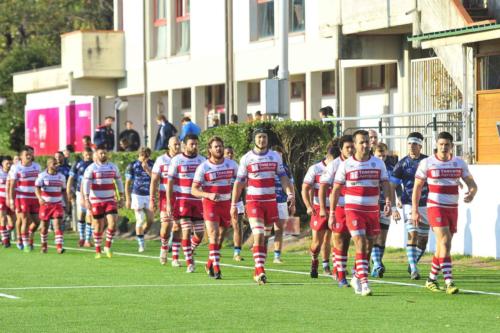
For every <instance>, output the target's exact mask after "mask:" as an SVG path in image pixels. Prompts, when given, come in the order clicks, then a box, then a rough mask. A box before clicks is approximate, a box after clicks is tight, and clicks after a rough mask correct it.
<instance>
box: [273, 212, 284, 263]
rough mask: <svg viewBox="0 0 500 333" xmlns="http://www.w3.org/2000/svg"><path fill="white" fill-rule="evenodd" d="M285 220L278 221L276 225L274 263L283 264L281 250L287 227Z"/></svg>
mask: <svg viewBox="0 0 500 333" xmlns="http://www.w3.org/2000/svg"><path fill="white" fill-rule="evenodd" d="M285 221H286V220H285V219H278V221H276V223H274V259H273V263H275V264H282V263H283V261H282V260H281V249H282V248H283V226H284V225H285Z"/></svg>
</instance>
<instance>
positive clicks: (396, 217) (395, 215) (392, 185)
mask: <svg viewBox="0 0 500 333" xmlns="http://www.w3.org/2000/svg"><path fill="white" fill-rule="evenodd" d="M389 186H390V188H391V194H392V195H393V198H394V193H395V192H396V188H398V187H399V188H401V185H399V184H397V183H394V182H393V178H392V177H391V181H390V183H389ZM399 200H400V199H399V197H398V206H399ZM393 202H394V201H393ZM391 210H392V218H393V219H394V221H399V220H401V215H400V214H399V211H398V210H397V208H396V206H395V205H394V204H393V206H392V209H391Z"/></svg>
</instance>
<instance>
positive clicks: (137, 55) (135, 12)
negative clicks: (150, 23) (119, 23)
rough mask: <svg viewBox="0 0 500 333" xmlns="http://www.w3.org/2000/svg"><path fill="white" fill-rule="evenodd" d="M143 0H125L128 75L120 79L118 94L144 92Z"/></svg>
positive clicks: (124, 16) (125, 94)
mask: <svg viewBox="0 0 500 333" xmlns="http://www.w3.org/2000/svg"><path fill="white" fill-rule="evenodd" d="M142 18H143V2H142V1H137V0H123V31H124V34H125V71H126V73H127V76H126V78H125V79H123V80H119V81H118V95H119V96H128V95H136V94H141V93H142V92H143V89H144V88H143V59H144V57H143V47H142V45H143V40H144V39H143V19H142Z"/></svg>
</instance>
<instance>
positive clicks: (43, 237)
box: [40, 220, 49, 253]
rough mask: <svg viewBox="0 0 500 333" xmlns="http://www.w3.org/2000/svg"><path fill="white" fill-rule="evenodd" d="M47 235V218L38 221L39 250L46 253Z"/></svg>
mask: <svg viewBox="0 0 500 333" xmlns="http://www.w3.org/2000/svg"><path fill="white" fill-rule="evenodd" d="M48 237H49V220H42V221H40V247H41V248H40V252H42V253H47V248H48Z"/></svg>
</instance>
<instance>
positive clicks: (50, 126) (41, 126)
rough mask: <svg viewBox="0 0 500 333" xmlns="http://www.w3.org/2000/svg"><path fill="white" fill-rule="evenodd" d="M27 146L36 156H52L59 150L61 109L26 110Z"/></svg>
mask: <svg viewBox="0 0 500 333" xmlns="http://www.w3.org/2000/svg"><path fill="white" fill-rule="evenodd" d="M25 126H26V144H28V145H30V146H32V147H33V148H35V154H36V155H51V154H54V153H55V152H56V151H58V150H59V108H48V109H38V110H26V125H25Z"/></svg>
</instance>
